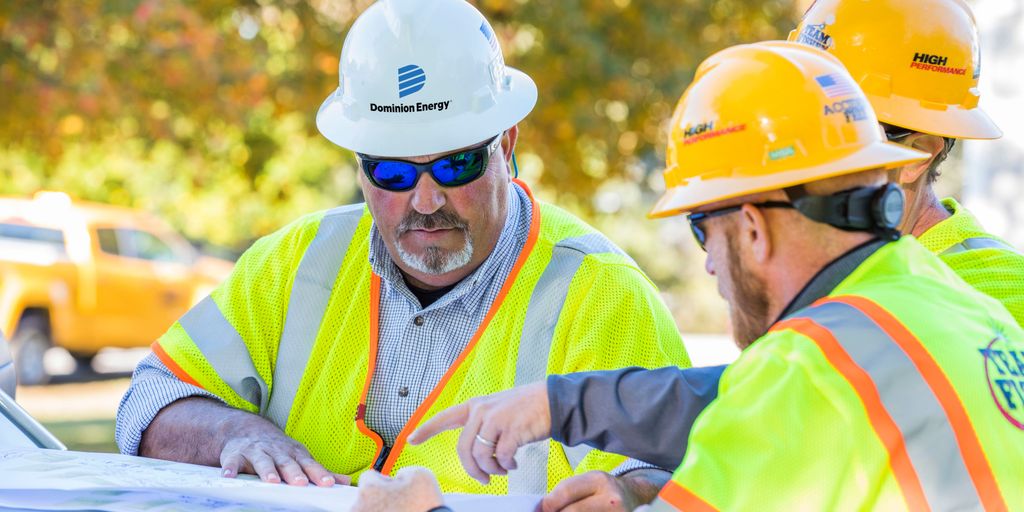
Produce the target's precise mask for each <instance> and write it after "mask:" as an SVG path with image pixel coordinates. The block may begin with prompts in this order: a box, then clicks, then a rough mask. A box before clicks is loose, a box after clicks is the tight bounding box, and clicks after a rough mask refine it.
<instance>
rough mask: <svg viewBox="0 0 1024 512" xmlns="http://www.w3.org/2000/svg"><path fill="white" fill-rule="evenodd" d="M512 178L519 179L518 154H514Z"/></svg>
mask: <svg viewBox="0 0 1024 512" xmlns="http://www.w3.org/2000/svg"><path fill="white" fill-rule="evenodd" d="M512 177H513V178H518V177H519V164H517V163H516V152H515V151H513V152H512Z"/></svg>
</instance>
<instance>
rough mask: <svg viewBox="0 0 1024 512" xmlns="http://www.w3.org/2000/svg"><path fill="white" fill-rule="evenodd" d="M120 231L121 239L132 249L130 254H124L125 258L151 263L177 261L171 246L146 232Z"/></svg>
mask: <svg viewBox="0 0 1024 512" xmlns="http://www.w3.org/2000/svg"><path fill="white" fill-rule="evenodd" d="M120 231H121V236H122V239H124V238H127V239H128V240H130V243H129V245H130V246H131V248H132V251H131V254H125V255H126V256H131V257H134V258H139V259H143V260H151V261H176V260H177V259H178V258H177V257H176V256H175V254H174V250H173V249H171V246H169V245H167V244H166V243H165V242H164V241H163V240H161V239H159V238H157V237H156V235H154V234H152V233H150V232H148V231H140V230H137V229H122V230H120Z"/></svg>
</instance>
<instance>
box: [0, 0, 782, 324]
mask: <svg viewBox="0 0 1024 512" xmlns="http://www.w3.org/2000/svg"><path fill="white" fill-rule="evenodd" d="M369 3H370V2H369V1H368V0H310V1H308V2H305V1H298V0H277V1H274V0H259V1H252V0H249V1H243V2H237V1H234V2H228V1H224V0H195V1H190V2H184V1H181V0H135V1H129V0H106V1H101V0H74V1H71V0H55V1H43V2H3V3H0V91H3V92H2V98H3V108H2V109H0V141H2V142H0V144H2V145H0V193H9V194H25V193H30V192H33V191H35V190H39V189H43V188H45V189H58V190H64V191H67V192H69V193H71V194H72V195H74V196H76V197H79V198H82V199H90V200H97V201H103V202H109V203H114V204H121V205H127V206H134V207H138V208H143V209H146V210H150V211H154V212H156V213H159V214H161V215H162V216H164V217H165V218H167V219H169V220H170V221H171V222H172V224H174V225H176V226H177V227H178V228H180V229H181V230H182V231H183V232H184V233H185V234H186V235H188V236H189V237H192V238H201V239H206V240H209V241H212V242H214V243H216V244H220V245H225V246H230V247H233V248H236V249H241V248H244V247H245V246H247V245H248V244H249V243H251V241H252V240H253V239H254V238H255V237H258V236H261V235H263V234H266V233H268V232H270V231H272V230H273V229H275V228H276V227H278V226H281V225H283V224H284V223H286V222H287V221H289V220H291V219H292V218H294V217H296V216H298V215H300V214H301V213H304V212H308V211H312V210H316V209H321V208H326V207H330V206H333V205H337V204H343V203H346V202H352V201H355V200H358V198H359V192H358V187H357V186H356V180H355V167H354V165H353V158H352V155H351V154H349V153H348V152H346V151H344V150H341V149H338V148H336V147H334V146H332V145H331V144H330V143H328V142H327V141H326V140H324V139H323V138H322V137H320V136H319V135H318V134H317V133H316V129H315V127H314V125H313V119H314V114H315V112H316V109H317V107H318V106H319V103H320V101H321V100H322V99H323V98H324V97H325V96H326V95H327V94H329V93H330V92H331V91H332V90H333V89H334V87H335V86H336V83H337V64H338V52H339V51H340V49H341V42H342V40H343V34H344V32H345V30H346V29H347V27H348V26H349V25H350V24H351V22H352V20H353V19H354V17H355V15H356V14H357V13H358V12H360V11H362V10H363V9H364V8H365V7H366V5H368V4H369ZM476 3H477V5H478V7H479V8H480V9H481V10H482V11H483V12H484V13H485V15H487V16H488V18H489V19H490V20H491V21H492V24H493V25H494V26H495V29H496V32H497V33H498V37H499V39H500V40H501V42H502V47H503V48H504V50H505V54H506V60H507V62H508V63H509V64H510V65H512V66H515V67H517V68H520V69H522V70H524V71H526V72H527V73H528V74H530V75H531V76H532V77H533V78H534V80H535V81H536V82H537V84H538V86H539V89H540V100H539V103H538V105H537V108H536V109H535V110H534V112H533V114H531V116H530V117H529V118H527V120H526V121H525V122H524V123H523V125H522V134H521V136H520V143H519V151H517V154H518V156H519V162H520V164H521V170H522V173H523V176H524V178H525V179H526V180H527V181H529V182H530V183H533V184H534V186H535V192H536V193H537V194H538V195H539V196H540V197H542V198H546V199H549V200H552V201H555V202H557V203H559V204H560V205H562V206H564V207H567V208H569V209H570V210H572V211H574V212H576V213H578V214H580V215H581V216H583V217H584V218H588V219H590V220H591V221H592V222H593V223H594V224H595V225H596V226H598V227H599V228H601V229H604V230H606V231H608V232H609V233H610V235H611V236H612V238H613V239H615V240H616V241H617V242H619V243H620V244H621V245H623V247H624V248H626V250H627V251H629V252H630V253H631V254H634V255H635V257H636V258H637V260H638V261H639V262H640V263H641V265H642V266H644V267H645V268H646V269H648V271H649V272H650V274H651V276H652V278H653V279H654V280H655V281H656V282H657V283H658V284H659V285H661V286H662V288H663V290H665V291H666V292H667V293H668V294H669V295H670V296H671V297H672V298H673V299H674V300H673V302H674V303H675V305H676V307H675V310H676V312H677V318H678V319H679V320H680V321H681V323H684V324H685V328H686V329H688V330H692V329H707V328H710V329H716V328H719V327H720V326H721V322H722V318H723V315H722V312H723V310H722V307H721V302H720V301H717V299H715V300H713V301H710V302H709V301H708V300H707V298H708V295H709V292H708V290H709V289H710V288H709V287H710V286H712V285H711V281H710V280H709V279H708V278H707V277H706V276H703V271H702V269H701V264H700V262H701V261H702V257H701V256H702V255H701V254H699V251H694V247H693V244H692V243H691V242H690V241H689V238H688V237H689V234H688V231H687V228H686V226H685V224H684V223H682V222H678V221H663V222H653V221H647V220H645V219H644V215H643V214H644V213H645V211H646V209H647V208H649V206H650V205H651V204H653V202H654V199H655V198H656V197H657V193H658V192H659V190H660V189H661V187H662V182H661V178H660V168H661V162H662V161H663V158H664V156H663V154H664V152H663V146H664V144H665V134H666V129H665V123H666V121H667V119H668V118H669V116H670V115H671V113H672V109H673V108H674V106H675V102H676V100H677V99H678V97H679V96H680V95H681V94H682V91H683V90H684V89H685V87H686V85H687V84H688V83H689V81H690V79H691V78H692V76H693V71H694V68H695V67H696V65H697V64H698V63H699V62H700V61H701V60H702V59H703V58H704V57H706V56H707V55H709V54H711V53H712V52H714V51H716V50H718V49H721V48H724V47H726V46H730V45H732V44H736V43H738V42H749V41H756V40H762V39H771V38H779V37H781V36H784V35H785V33H786V31H787V30H788V29H789V28H791V26H792V25H793V23H794V16H795V15H794V13H793V12H792V6H791V3H790V2H789V1H786V0H717V1H714V0H643V1H642V2H641V1H638V0H633V1H631V0H610V1H609V0H558V1H543V0H480V1H478V2H476Z"/></svg>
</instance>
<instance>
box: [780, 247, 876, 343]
mask: <svg viewBox="0 0 1024 512" xmlns="http://www.w3.org/2000/svg"><path fill="white" fill-rule="evenodd" d="M886 243H887V242H886V241H885V240H882V239H880V238H873V239H871V240H868V241H867V242H864V243H862V244H860V245H858V246H857V247H854V248H853V249H850V250H849V251H846V253H844V254H843V255H842V256H840V257H838V258H836V259H834V260H832V261H831V262H829V264H828V265H825V266H824V267H822V268H821V270H819V271H818V273H817V274H815V275H814V277H812V278H811V280H810V281H808V282H807V284H806V285H804V287H803V289H802V290H800V293H798V294H796V297H793V300H791V301H790V302H789V305H787V306H786V308H785V309H783V310H782V314H781V315H779V318H778V319H777V320H776V323H778V322H780V321H782V319H784V318H786V317H788V316H792V315H793V314H795V313H797V312H799V311H800V310H802V309H804V308H806V307H807V306H810V305H811V304H813V303H814V302H815V301H817V300H818V299H820V298H822V297H825V296H826V295H828V294H830V293H832V290H835V289H836V286H839V283H841V282H843V280H844V279H846V278H847V277H848V276H849V275H850V274H852V273H853V271H854V270H856V269H857V267H859V266H860V265H861V263H864V260H866V259H868V257H869V256H871V255H872V254H874V253H875V251H877V250H878V249H879V248H881V247H882V246H883V245H885V244H886Z"/></svg>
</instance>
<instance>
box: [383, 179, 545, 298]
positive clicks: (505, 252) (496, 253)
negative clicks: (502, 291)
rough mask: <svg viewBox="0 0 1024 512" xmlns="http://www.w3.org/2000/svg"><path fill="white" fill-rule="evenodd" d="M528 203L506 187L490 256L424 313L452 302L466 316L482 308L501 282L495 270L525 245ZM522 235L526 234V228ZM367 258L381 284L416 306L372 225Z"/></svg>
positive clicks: (523, 195) (517, 191) (514, 189)
mask: <svg viewBox="0 0 1024 512" xmlns="http://www.w3.org/2000/svg"><path fill="white" fill-rule="evenodd" d="M529 201H530V200H529V197H528V196H527V195H526V193H525V191H523V190H522V189H521V188H520V187H519V186H518V185H513V186H511V187H509V200H508V212H507V214H506V216H505V225H504V226H503V227H502V230H501V233H500V234H499V235H498V241H497V243H496V244H495V245H494V250H493V251H491V254H490V255H488V257H487V259H485V260H484V262H483V263H482V264H480V266H479V267H477V269H476V270H474V271H473V272H472V273H471V274H469V275H468V276H466V278H464V279H463V280H462V281H460V282H459V283H458V284H457V285H456V286H455V288H453V289H452V291H450V292H448V293H447V294H446V295H445V296H444V297H442V298H441V299H439V300H438V301H437V302H435V303H433V304H431V305H430V306H428V307H427V308H424V310H426V309H434V308H440V307H444V306H445V305H447V304H449V303H451V302H452V301H455V300H459V299H462V302H463V305H464V307H465V308H466V311H467V312H468V313H469V314H475V313H476V312H477V311H478V310H479V308H480V307H481V306H482V305H484V302H485V301H484V298H485V294H486V292H487V291H488V289H490V284H491V283H492V281H494V280H495V279H496V278H500V279H498V281H499V283H498V284H497V286H501V284H503V283H504V277H505V276H504V275H501V276H499V275H497V274H499V272H498V271H499V270H501V269H502V267H503V266H504V264H505V263H506V262H507V261H508V260H509V259H511V260H512V262H514V261H515V259H516V258H517V257H518V256H519V251H521V250H522V248H523V246H524V245H525V244H526V237H525V236H520V234H521V233H522V232H524V230H523V229H522V227H523V226H524V225H525V226H526V227H527V228H528V227H529V225H530V221H531V219H530V215H531V212H530V203H529ZM524 213H525V215H524ZM526 232H528V229H527V230H526ZM369 259H370V267H371V269H372V270H373V272H374V273H375V274H377V275H378V276H380V278H381V281H382V282H383V283H385V284H386V285H387V286H390V287H391V288H393V289H394V290H395V291H398V292H399V293H401V294H403V295H404V296H406V297H408V298H409V299H410V300H412V301H413V302H414V303H416V304H418V303H419V301H418V299H416V297H415V295H413V293H412V292H411V291H410V290H409V287H408V286H407V285H406V284H405V279H404V278H403V276H402V272H401V270H399V268H398V265H396V264H395V262H394V260H392V259H391V254H390V253H389V252H388V250H387V245H385V244H384V239H383V237H381V235H380V231H378V229H377V224H376V223H373V224H371V226H370V249H369Z"/></svg>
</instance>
